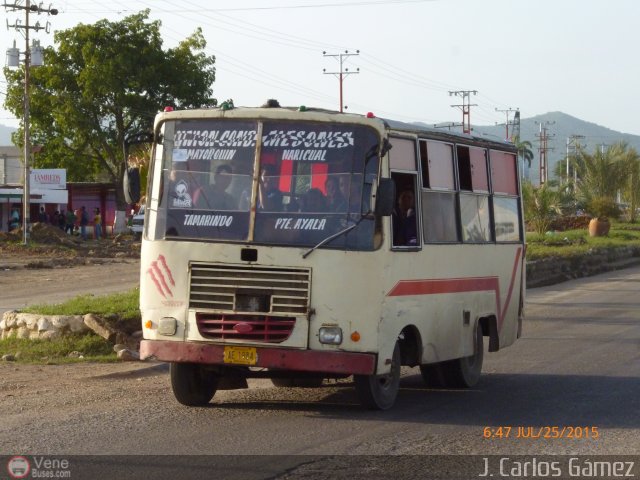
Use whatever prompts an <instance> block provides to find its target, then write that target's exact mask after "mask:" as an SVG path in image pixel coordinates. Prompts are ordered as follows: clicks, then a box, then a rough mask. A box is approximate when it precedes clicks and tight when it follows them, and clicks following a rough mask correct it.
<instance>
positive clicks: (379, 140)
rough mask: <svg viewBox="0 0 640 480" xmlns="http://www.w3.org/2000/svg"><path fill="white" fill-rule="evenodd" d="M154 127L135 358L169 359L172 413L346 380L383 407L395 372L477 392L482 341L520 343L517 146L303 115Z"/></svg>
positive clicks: (188, 120) (274, 112)
mask: <svg viewBox="0 0 640 480" xmlns="http://www.w3.org/2000/svg"><path fill="white" fill-rule="evenodd" d="M154 128H155V131H154V139H155V142H154V145H155V146H154V149H153V153H152V162H151V165H150V174H149V184H148V186H147V192H148V195H147V203H146V210H145V227H144V235H143V239H142V255H141V264H142V268H141V276H140V306H141V312H142V323H143V331H144V339H143V341H142V342H141V355H142V358H155V359H158V360H162V361H166V362H171V365H170V376H171V384H172V388H173V392H174V394H175V397H176V399H177V400H178V401H179V402H180V403H182V404H185V405H204V404H207V403H208V402H209V401H210V400H211V399H212V398H213V396H214V394H215V392H216V390H218V389H223V388H243V387H246V386H247V382H246V379H247V378H256V377H266V378H271V379H272V381H273V383H274V384H275V385H277V386H311V385H315V386H319V385H321V384H322V380H323V379H324V378H332V377H333V378H336V377H337V378H341V377H344V378H346V377H349V376H351V375H353V378H354V384H355V388H356V392H357V394H358V398H359V399H360V401H361V403H362V404H363V405H364V406H366V407H369V408H374V409H388V408H390V407H391V406H392V405H393V404H394V402H395V400H396V396H397V394H398V390H399V381H400V368H401V366H404V365H406V366H411V367H415V366H419V367H420V369H421V372H422V376H423V377H424V380H425V382H427V384H428V385H431V386H446V387H470V386H473V385H475V384H476V383H477V381H478V379H479V377H480V371H481V368H482V360H483V349H484V345H485V343H488V351H489V352H494V351H497V350H498V349H500V348H504V347H506V346H508V345H511V344H512V343H513V342H514V341H515V340H516V338H518V337H519V335H520V330H521V323H522V314H523V295H524V280H523V279H524V278H525V272H524V266H525V264H524V258H523V257H524V241H523V239H524V233H523V221H522V207H521V199H520V185H519V176H518V169H517V161H516V150H515V148H514V146H513V145H512V144H509V143H505V142H502V141H497V140H490V139H488V138H485V137H477V136H471V135H463V134H456V133H451V132H448V131H443V130H440V129H432V128H425V127H422V126H418V125H413V124H405V123H399V122H395V121H391V120H385V119H381V118H376V117H375V116H374V115H373V114H368V115H366V116H360V115H354V114H342V113H336V112H329V111H323V110H317V109H307V108H305V107H300V108H295V109H294V108H280V107H275V108H231V109H222V108H220V109H206V110H204V109H203V110H191V111H169V112H164V113H160V114H158V116H157V117H156V120H155V127H154ZM485 339H486V340H485Z"/></svg>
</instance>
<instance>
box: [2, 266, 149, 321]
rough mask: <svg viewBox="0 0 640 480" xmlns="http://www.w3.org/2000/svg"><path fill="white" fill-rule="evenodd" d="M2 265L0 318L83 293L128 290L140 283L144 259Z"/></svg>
mask: <svg viewBox="0 0 640 480" xmlns="http://www.w3.org/2000/svg"><path fill="white" fill-rule="evenodd" d="M24 263H26V261H24V260H23V261H22V262H20V263H18V262H16V264H15V265H13V264H10V263H8V262H3V263H2V264H1V265H0V316H2V314H3V313H4V312H6V311H7V310H15V309H20V308H22V307H25V306H27V305H32V304H36V303H38V304H51V303H59V302H63V301H65V300H69V299H71V298H73V297H75V296H77V295H81V294H95V295H106V294H109V293H116V292H122V291H126V290H128V289H131V288H133V287H135V286H136V285H138V284H139V282H140V260H136V259H117V260H113V259H106V260H104V263H103V264H89V265H78V266H73V267H69V268H62V267H57V268H36V269H30V268H24V267H23V266H22V264H24Z"/></svg>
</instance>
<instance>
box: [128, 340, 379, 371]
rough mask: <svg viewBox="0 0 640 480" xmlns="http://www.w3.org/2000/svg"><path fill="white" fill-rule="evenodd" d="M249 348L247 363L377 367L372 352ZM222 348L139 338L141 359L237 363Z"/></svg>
mask: <svg viewBox="0 0 640 480" xmlns="http://www.w3.org/2000/svg"><path fill="white" fill-rule="evenodd" d="M251 348H255V349H256V353H257V358H256V362H255V363H253V364H251V365H248V366H251V367H263V368H273V369H279V370H292V371H298V372H322V373H342V374H348V375H352V374H356V375H371V374H373V373H374V372H375V369H376V356H375V354H373V353H353V352H322V351H315V350H292V349H287V348H272V347H251ZM224 349H225V346H224V345H212V344H204V343H190V342H175V341H167V340H142V341H141V342H140V359H141V360H145V359H155V360H161V361H163V362H187V363H202V364H207V365H238V364H231V363H225V361H224ZM244 366H247V365H244Z"/></svg>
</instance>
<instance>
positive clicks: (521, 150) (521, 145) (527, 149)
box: [513, 137, 533, 168]
mask: <svg viewBox="0 0 640 480" xmlns="http://www.w3.org/2000/svg"><path fill="white" fill-rule="evenodd" d="M513 144H514V145H515V147H516V148H517V149H518V159H522V164H523V165H524V162H527V166H528V167H529V168H531V161H532V160H533V150H532V148H533V145H532V144H531V142H530V141H529V140H522V141H520V137H514V139H513Z"/></svg>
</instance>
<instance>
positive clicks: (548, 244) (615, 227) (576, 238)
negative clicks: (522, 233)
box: [527, 223, 640, 260]
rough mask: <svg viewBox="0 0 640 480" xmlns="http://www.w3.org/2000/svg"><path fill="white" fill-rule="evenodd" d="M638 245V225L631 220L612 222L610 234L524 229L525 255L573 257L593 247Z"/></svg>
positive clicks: (537, 257)
mask: <svg viewBox="0 0 640 480" xmlns="http://www.w3.org/2000/svg"><path fill="white" fill-rule="evenodd" d="M629 246H632V247H638V248H640V225H638V224H632V223H615V224H612V226H611V230H610V231H609V235H607V236H604V237H590V236H589V232H588V231H587V229H580V230H567V231H564V232H548V233H547V234H545V235H538V234H535V233H527V259H528V260H537V259H540V258H544V257H550V256H556V257H572V256H577V255H584V254H586V253H588V252H589V251H592V250H604V249H610V248H616V247H629Z"/></svg>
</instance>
